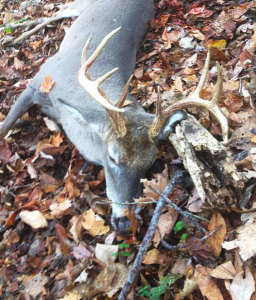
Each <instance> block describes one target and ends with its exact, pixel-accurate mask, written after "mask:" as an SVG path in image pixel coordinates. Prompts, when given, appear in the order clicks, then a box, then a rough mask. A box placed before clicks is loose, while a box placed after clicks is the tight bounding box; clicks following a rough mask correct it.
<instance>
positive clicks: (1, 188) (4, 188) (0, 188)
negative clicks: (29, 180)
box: [0, 185, 16, 198]
mask: <svg viewBox="0 0 256 300" xmlns="http://www.w3.org/2000/svg"><path fill="white" fill-rule="evenodd" d="M0 190H4V191H6V192H7V193H8V194H10V195H11V196H13V197H14V198H15V197H16V195H15V194H14V193H13V192H11V191H10V190H8V189H7V188H6V187H4V186H2V185H0Z"/></svg>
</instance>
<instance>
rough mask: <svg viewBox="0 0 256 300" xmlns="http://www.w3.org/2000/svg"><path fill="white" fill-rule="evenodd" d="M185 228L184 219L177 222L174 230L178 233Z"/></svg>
mask: <svg viewBox="0 0 256 300" xmlns="http://www.w3.org/2000/svg"><path fill="white" fill-rule="evenodd" d="M183 228H184V223H183V222H182V221H179V222H177V223H176V224H175V226H174V228H173V231H174V233H175V234H177V233H178V232H179V231H181V230H182V229H183Z"/></svg>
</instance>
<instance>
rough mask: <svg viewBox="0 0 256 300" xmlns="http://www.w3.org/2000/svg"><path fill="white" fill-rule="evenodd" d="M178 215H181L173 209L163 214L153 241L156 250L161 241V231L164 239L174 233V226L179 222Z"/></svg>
mask: <svg viewBox="0 0 256 300" xmlns="http://www.w3.org/2000/svg"><path fill="white" fill-rule="evenodd" d="M178 215H179V213H178V212H177V211H176V210H174V209H172V208H168V211H167V212H165V213H163V214H161V216H160V218H159V221H158V224H157V227H158V230H156V232H155V235H154V239H153V243H154V246H155V247H156V248H157V246H158V245H159V243H160V241H161V239H160V236H159V231H160V233H161V236H162V238H164V237H165V236H166V235H167V234H169V233H170V232H171V231H172V229H173V226H174V225H175V223H176V221H177V218H178Z"/></svg>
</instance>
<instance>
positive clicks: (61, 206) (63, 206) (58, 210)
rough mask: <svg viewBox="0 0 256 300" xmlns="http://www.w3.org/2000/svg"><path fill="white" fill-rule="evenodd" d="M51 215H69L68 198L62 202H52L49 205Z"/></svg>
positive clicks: (70, 208) (58, 216)
mask: <svg viewBox="0 0 256 300" xmlns="http://www.w3.org/2000/svg"><path fill="white" fill-rule="evenodd" d="M50 210H51V215H52V216H53V217H55V218H61V217H62V216H65V215H69V214H71V213H72V203H71V201H70V200H69V199H66V200H65V201H64V202H61V203H57V202H53V203H52V204H51V205H50Z"/></svg>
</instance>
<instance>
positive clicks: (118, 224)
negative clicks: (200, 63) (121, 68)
mask: <svg viewBox="0 0 256 300" xmlns="http://www.w3.org/2000/svg"><path fill="white" fill-rule="evenodd" d="M119 30H120V28H117V29H115V30H114V31H112V32H111V33H109V34H108V35H107V36H106V37H105V38H104V39H103V40H102V42H101V43H100V44H99V46H98V47H97V49H96V50H95V51H94V53H93V54H92V55H91V56H90V57H89V58H88V59H87V58H86V54H87V49H88V47H89V44H90V40H91V37H90V38H89V39H88V41H87V42H86V44H85V46H84V49H83V52H82V67H81V69H80V70H79V72H78V80H79V83H80V84H81V86H82V87H83V88H84V89H85V90H86V91H87V92H88V93H89V94H90V95H91V97H92V98H93V99H94V100H96V101H97V102H98V103H100V104H101V105H102V106H103V107H104V108H105V110H106V112H107V115H108V118H109V120H110V122H108V124H104V130H103V131H104V133H103V134H101V139H102V143H101V144H100V145H101V147H102V149H100V152H101V153H102V155H101V156H100V158H98V161H97V162H98V163H99V164H101V165H102V166H103V167H104V169H105V176H106V186H107V195H108V197H109V199H110V200H111V202H112V203H111V206H112V218H111V220H112V225H113V226H114V228H115V229H117V230H118V231H119V232H120V233H125V232H127V231H128V229H129V227H130V221H129V219H128V218H127V217H126V216H125V215H124V211H125V209H126V208H127V204H129V203H130V202H131V201H133V199H134V198H136V197H138V196H139V195H140V192H141V188H140V179H141V178H142V177H143V176H144V175H145V173H146V171H147V170H148V169H149V168H150V167H151V166H152V164H153V163H154V161H155V159H156V154H157V145H158V141H159V139H163V138H166V137H168V135H169V134H170V132H173V131H174V128H175V126H176V124H177V123H179V122H180V121H182V120H184V119H186V117H187V115H186V113H185V112H184V111H179V110H180V109H183V108H186V107H191V106H195V105H197V106H202V107H205V108H207V109H209V110H210V111H211V112H212V113H213V114H214V115H215V116H216V117H217V118H218V119H221V120H220V121H221V125H222V129H223V133H224V135H225V139H226V137H227V124H226V123H225V120H226V119H225V117H224V116H223V114H222V112H221V111H220V110H219V108H218V105H217V103H218V99H219V95H220V92H221V84H222V80H221V68H220V67H219V65H218V64H217V68H218V82H217V89H216V92H215V94H214V96H213V101H212V102H210V101H206V100H204V99H201V98H200V95H199V94H200V91H201V90H202V88H203V85H204V82H205V79H206V75H207V71H208V68H209V61H210V57H209V55H208V57H207V60H206V64H205V68H204V71H203V76H202V77H201V80H200V83H199V85H198V88H197V89H196V91H195V93H194V94H193V95H192V96H190V97H188V98H187V99H185V100H183V101H180V102H178V103H176V104H174V105H173V106H172V107H170V108H169V109H168V111H167V112H162V110H161V95H160V88H158V102H157V113H156V115H155V116H154V115H152V114H148V113H146V112H145V111H144V110H142V109H141V108H138V105H136V104H135V103H133V104H131V105H128V106H125V107H124V102H125V100H126V96H127V94H128V88H129V83H130V80H131V78H130V79H129V81H128V82H127V84H126V86H125V88H124V91H123V94H122V95H121V96H120V99H119V100H118V101H117V102H116V103H114V102H112V101H111V100H110V99H109V98H108V97H107V95H105V94H104V92H103V91H102V90H101V89H100V87H99V85H100V84H101V83H102V82H103V81H105V80H106V79H107V78H109V77H110V76H111V75H112V74H113V73H115V72H116V71H117V70H118V68H115V69H113V70H111V71H109V72H107V73H106V74H105V75H103V76H101V77H100V78H98V79H96V80H92V79H91V78H90V76H89V74H88V73H87V72H88V69H89V68H90V66H91V65H92V64H93V62H94V61H95V60H96V59H97V57H98V56H99V55H100V53H101V51H102V50H103V48H104V47H105V45H106V43H107V42H108V41H109V39H110V38H111V37H112V36H113V35H115V34H116V33H117V32H118V31H119ZM223 120H224V121H223ZM95 151H97V149H95Z"/></svg>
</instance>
